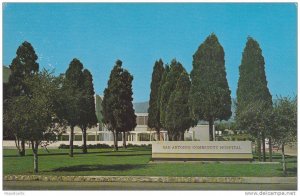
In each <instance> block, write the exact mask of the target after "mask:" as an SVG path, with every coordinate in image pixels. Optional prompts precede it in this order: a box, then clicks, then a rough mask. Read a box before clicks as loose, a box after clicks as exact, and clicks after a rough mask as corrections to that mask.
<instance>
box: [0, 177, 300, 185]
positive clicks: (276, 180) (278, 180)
mask: <svg viewBox="0 0 300 196" xmlns="http://www.w3.org/2000/svg"><path fill="white" fill-rule="evenodd" d="M3 180H4V181H46V182H48V181H54V182H55V181H56V182H57V181H59V182H163V183H232V184H294V183H297V177H166V176H41V175H4V177H3Z"/></svg>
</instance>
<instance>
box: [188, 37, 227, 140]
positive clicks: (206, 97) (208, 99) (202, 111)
mask: <svg viewBox="0 0 300 196" xmlns="http://www.w3.org/2000/svg"><path fill="white" fill-rule="evenodd" d="M230 93H231V91H230V90H229V86H228V82H227V78H226V71H225V60H224V50H223V47H222V46H221V45H220V43H219V41H218V38H217V36H216V35H215V34H211V35H210V36H208V37H207V38H206V40H205V41H204V43H202V44H201V45H200V47H199V48H198V50H197V51H196V52H195V54H194V55H193V70H192V72H191V90H190V94H189V105H190V111H191V116H192V118H193V119H194V120H195V122H196V121H198V120H206V121H208V122H209V138H210V140H211V141H212V140H214V138H213V135H214V134H213V125H214V121H216V120H228V119H229V118H230V116H231V114H232V113H231V97H230Z"/></svg>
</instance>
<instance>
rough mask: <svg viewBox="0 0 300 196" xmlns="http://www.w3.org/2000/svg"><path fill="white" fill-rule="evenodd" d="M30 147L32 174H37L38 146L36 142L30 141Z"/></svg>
mask: <svg viewBox="0 0 300 196" xmlns="http://www.w3.org/2000/svg"><path fill="white" fill-rule="evenodd" d="M31 145H32V152H33V172H34V173H35V174H37V173H38V172H39V166H38V148H39V144H38V142H37V141H35V142H34V141H31Z"/></svg>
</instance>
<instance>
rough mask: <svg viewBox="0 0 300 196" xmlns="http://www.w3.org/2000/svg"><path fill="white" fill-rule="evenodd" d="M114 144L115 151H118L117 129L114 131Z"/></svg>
mask: <svg viewBox="0 0 300 196" xmlns="http://www.w3.org/2000/svg"><path fill="white" fill-rule="evenodd" d="M114 146H115V151H118V150H119V147H118V132H117V131H115V137H114Z"/></svg>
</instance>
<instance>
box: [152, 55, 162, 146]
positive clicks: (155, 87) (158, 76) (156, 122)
mask: <svg viewBox="0 0 300 196" xmlns="http://www.w3.org/2000/svg"><path fill="white" fill-rule="evenodd" d="M163 74H164V66H163V61H162V60H161V59H160V60H159V61H156V62H155V64H154V67H153V73H152V80H151V92H150V100H149V108H148V127H150V128H153V129H155V131H156V134H157V140H160V130H161V124H160V105H159V87H160V86H161V81H162V77H163Z"/></svg>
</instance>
